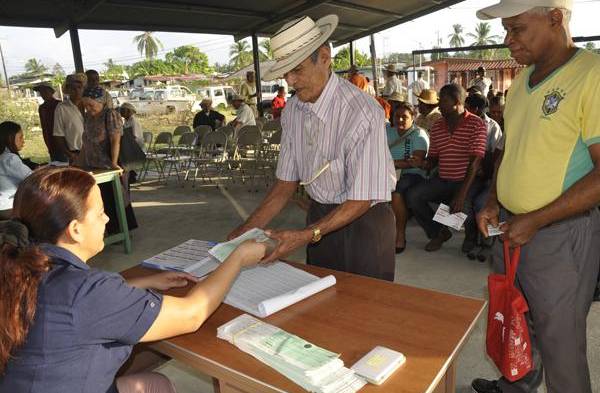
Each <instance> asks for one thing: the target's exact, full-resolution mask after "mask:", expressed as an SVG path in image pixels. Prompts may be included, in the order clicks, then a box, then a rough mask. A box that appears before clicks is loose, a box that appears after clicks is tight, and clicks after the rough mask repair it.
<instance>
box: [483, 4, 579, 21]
mask: <svg viewBox="0 0 600 393" xmlns="http://www.w3.org/2000/svg"><path fill="white" fill-rule="evenodd" d="M536 7H548V8H563V9H566V10H571V9H572V8H573V0H501V1H500V3H498V4H495V5H492V6H490V7H486V8H483V9H481V10H479V11H477V17H478V18H479V19H495V18H510V17H513V16H517V15H520V14H522V13H524V12H527V11H529V10H531V9H533V8H536Z"/></svg>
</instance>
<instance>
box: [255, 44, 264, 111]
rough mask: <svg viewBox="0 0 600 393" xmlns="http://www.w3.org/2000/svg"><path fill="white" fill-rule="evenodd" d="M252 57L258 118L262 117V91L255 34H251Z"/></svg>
mask: <svg viewBox="0 0 600 393" xmlns="http://www.w3.org/2000/svg"><path fill="white" fill-rule="evenodd" d="M252 56H253V57H254V76H255V79H254V81H255V82H256V108H257V109H258V116H260V117H262V115H263V108H262V89H261V83H260V58H259V56H258V37H257V36H256V34H252Z"/></svg>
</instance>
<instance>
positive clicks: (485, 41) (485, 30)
mask: <svg viewBox="0 0 600 393" xmlns="http://www.w3.org/2000/svg"><path fill="white" fill-rule="evenodd" d="M491 33H492V27H491V26H490V24H489V23H487V22H480V23H478V24H477V26H475V33H467V36H468V37H470V38H472V39H473V42H472V43H471V46H482V45H494V44H496V43H497V42H498V41H499V40H500V39H501V37H500V36H498V35H491ZM493 54H494V51H493V50H478V51H475V56H476V57H478V58H480V59H487V58H491V57H492V56H493Z"/></svg>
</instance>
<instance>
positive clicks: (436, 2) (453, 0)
mask: <svg viewBox="0 0 600 393" xmlns="http://www.w3.org/2000/svg"><path fill="white" fill-rule="evenodd" d="M462 1H463V0H446V1H440V0H432V1H431V3H432V6H431V7H425V8H423V9H421V10H420V11H417V12H413V13H412V14H408V15H405V16H403V17H401V18H398V19H396V20H393V21H391V22H387V23H382V24H380V25H377V26H375V27H373V28H371V29H369V30H368V31H366V32H363V33H358V34H354V35H351V36H349V37H346V38H344V39H343V40H340V41H336V43H335V45H336V46H340V45H343V44H347V43H348V42H350V41H356V40H358V39H360V38H363V37H365V36H367V35H371V34H375V33H379V32H380V31H383V30H386V29H389V28H391V27H394V26H397V25H400V24H402V23H406V22H410V21H411V20H413V19H416V18H419V17H421V16H425V15H428V14H431V13H433V12H436V11H439V10H443V9H444V8H448V7H450V6H453V5H455V4H458V3H460V2H462Z"/></svg>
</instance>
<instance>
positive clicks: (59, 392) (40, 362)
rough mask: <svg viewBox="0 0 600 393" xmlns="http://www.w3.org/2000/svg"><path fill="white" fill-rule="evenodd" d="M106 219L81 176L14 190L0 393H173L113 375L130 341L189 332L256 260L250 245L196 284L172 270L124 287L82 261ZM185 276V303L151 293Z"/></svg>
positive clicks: (1, 306)
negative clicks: (189, 287)
mask: <svg viewBox="0 0 600 393" xmlns="http://www.w3.org/2000/svg"><path fill="white" fill-rule="evenodd" d="M107 221H108V217H107V216H106V215H105V214H104V210H103V206H102V199H101V197H100V189H99V188H98V186H97V185H96V183H95V181H94V178H93V177H92V176H91V175H90V174H88V173H87V172H84V171H82V170H79V169H76V168H64V167H63V168H54V167H50V168H42V169H39V170H37V171H35V172H33V173H32V174H31V175H30V176H29V177H28V178H27V179H25V181H23V182H22V183H21V185H20V186H19V188H18V190H17V193H16V195H15V204H14V211H13V219H12V220H10V221H5V222H3V223H0V242H1V244H0V326H2V329H0V391H1V392H30V393H36V392H40V393H41V392H44V393H64V392H81V393H92V392H94V393H100V392H102V393H104V392H110V393H117V392H118V393H131V392H135V393H140V392H156V393H158V392H161V393H162V392H169V393H171V392H174V389H173V386H172V384H171V383H170V382H169V380H168V379H167V378H166V377H163V376H161V375H160V374H155V373H146V374H133V375H129V376H123V377H120V378H118V379H116V380H115V375H116V373H117V370H118V369H119V368H120V367H121V365H122V364H123V363H124V362H125V361H126V360H127V358H128V357H129V354H130V353H131V350H132V346H133V345H134V344H136V343H138V342H147V341H155V340H161V339H165V338H169V337H173V336H177V335H180V334H186V333H190V332H193V331H195V330H197V329H198V328H199V327H200V326H201V325H202V323H203V322H204V321H205V320H206V319H207V318H208V317H209V316H210V314H211V313H212V312H213V311H214V310H215V309H216V308H217V306H219V304H220V303H221V301H222V299H223V297H224V296H225V294H226V292H227V290H228V288H229V286H230V285H231V283H232V282H233V280H234V279H235V278H236V276H237V274H238V272H239V271H240V269H241V268H242V267H245V266H250V265H254V264H255V263H256V262H258V261H259V260H260V259H262V258H263V257H264V254H265V247H266V246H265V245H264V244H259V243H255V242H253V241H249V242H246V243H243V244H242V245H240V246H239V247H238V248H237V249H236V250H235V251H234V252H233V253H232V254H231V255H230V256H229V258H227V260H226V261H225V262H224V263H222V264H221V265H220V266H219V268H218V269H217V270H215V271H214V272H213V273H212V274H211V275H210V276H209V277H207V278H206V279H205V280H203V281H201V282H197V279H196V278H194V277H192V276H189V275H187V274H184V273H176V272H163V273H158V274H154V275H151V276H147V277H142V278H137V279H132V280H129V281H125V280H124V279H123V277H122V276H120V275H119V274H116V273H108V272H104V271H100V270H96V269H91V268H90V267H89V266H88V265H87V264H86V262H87V261H88V260H89V259H90V258H92V257H93V256H94V255H96V254H98V253H99V252H100V251H101V250H102V249H103V247H104V242H103V235H104V226H105V225H106V222H107ZM188 280H189V281H194V282H197V283H196V284H195V286H194V287H193V288H192V289H191V290H190V291H189V292H188V294H187V295H186V296H185V297H172V296H166V295H164V296H163V295H161V294H159V293H157V292H155V291H153V290H152V289H159V290H166V289H169V288H171V287H180V286H185V285H186V284H187V283H188Z"/></svg>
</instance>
